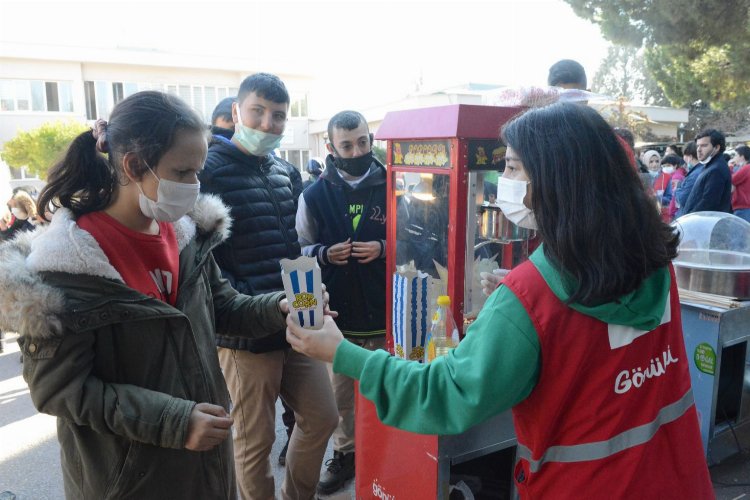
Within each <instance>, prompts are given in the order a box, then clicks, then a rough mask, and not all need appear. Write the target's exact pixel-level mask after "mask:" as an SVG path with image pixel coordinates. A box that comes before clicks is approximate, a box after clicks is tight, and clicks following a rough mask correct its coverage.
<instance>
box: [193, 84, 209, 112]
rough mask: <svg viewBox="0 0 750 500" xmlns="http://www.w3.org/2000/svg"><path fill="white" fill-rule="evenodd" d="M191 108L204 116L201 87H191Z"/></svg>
mask: <svg viewBox="0 0 750 500" xmlns="http://www.w3.org/2000/svg"><path fill="white" fill-rule="evenodd" d="M193 109H194V110H196V111H197V112H198V114H199V115H201V116H202V117H204V118H205V116H206V109H205V107H204V106H203V87H193Z"/></svg>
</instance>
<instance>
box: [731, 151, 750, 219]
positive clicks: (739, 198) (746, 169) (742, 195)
mask: <svg viewBox="0 0 750 500" xmlns="http://www.w3.org/2000/svg"><path fill="white" fill-rule="evenodd" d="M732 184H733V185H734V191H733V192H732V208H733V209H734V210H739V209H741V208H750V163H746V164H744V165H743V166H741V167H740V168H738V169H737V172H735V173H734V174H733V175H732Z"/></svg>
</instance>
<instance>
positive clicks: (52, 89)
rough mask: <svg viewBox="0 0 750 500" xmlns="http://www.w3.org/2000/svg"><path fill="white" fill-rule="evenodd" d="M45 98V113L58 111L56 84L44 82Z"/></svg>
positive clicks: (58, 102)
mask: <svg viewBox="0 0 750 500" xmlns="http://www.w3.org/2000/svg"><path fill="white" fill-rule="evenodd" d="M44 92H45V94H46V96H47V111H60V98H59V96H58V95H57V82H44Z"/></svg>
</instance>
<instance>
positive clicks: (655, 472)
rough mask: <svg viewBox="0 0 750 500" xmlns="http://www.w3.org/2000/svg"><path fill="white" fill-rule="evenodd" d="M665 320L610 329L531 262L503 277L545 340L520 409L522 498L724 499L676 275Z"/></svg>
mask: <svg viewBox="0 0 750 500" xmlns="http://www.w3.org/2000/svg"><path fill="white" fill-rule="evenodd" d="M670 275H671V277H672V284H671V286H670V297H669V300H668V304H667V308H666V310H665V313H664V316H663V318H662V324H661V325H660V326H658V327H657V328H656V329H655V330H652V331H650V332H643V331H639V330H635V329H633V328H629V327H624V326H619V325H608V324H607V323H604V322H601V321H599V320H597V319H595V318H592V317H590V316H586V315H584V314H581V313H579V312H577V311H575V310H573V309H571V308H570V307H567V306H566V305H565V304H564V303H563V302H561V301H560V300H559V299H558V298H557V297H556V296H555V294H554V293H553V292H552V290H551V289H550V288H549V286H548V285H547V284H546V282H545V281H544V278H542V275H541V274H540V273H539V271H538V270H537V268H536V267H535V266H534V265H533V264H532V263H531V261H527V262H525V263H523V264H522V265H520V266H519V267H517V268H516V269H514V270H513V272H511V273H510V274H509V275H508V276H507V277H506V278H505V280H504V281H503V284H504V285H505V286H507V287H508V288H510V290H512V291H513V293H514V294H515V295H516V296H517V297H518V299H519V300H520V301H521V303H522V304H523V306H524V308H525V309H526V311H527V312H528V314H529V317H530V318H531V321H532V322H533V324H534V327H535V328H536V331H537V334H538V336H539V344H540V348H541V359H542V364H541V369H540V373H539V380H538V382H537V385H536V387H535V388H534V390H533V391H532V392H531V394H530V395H529V397H528V398H526V399H525V400H524V401H522V402H521V403H519V404H518V405H516V406H515V407H514V408H513V419H514V423H515V428H516V434H517V436H518V458H517V463H516V467H515V472H514V476H515V480H516V486H517V488H518V491H519V492H520V494H521V497H522V498H534V499H537V498H542V499H550V498H553V499H557V498H575V499H588V498H608V499H631V498H633V499H638V500H646V499H660V500H661V499H669V498H680V499H693V498H694V499H706V498H714V493H713V488H712V486H711V480H710V478H709V475H708V468H707V466H706V461H705V458H704V452H703V445H702V443H701V437H700V432H699V427H698V418H697V414H696V410H695V404H694V403H693V395H692V390H691V387H690V374H689V371H688V362H689V360H688V357H687V355H686V354H685V345H684V342H683V338H682V322H681V318H680V304H679V296H678V294H677V287H676V284H675V277H674V271H673V270H672V267H671V266H670Z"/></svg>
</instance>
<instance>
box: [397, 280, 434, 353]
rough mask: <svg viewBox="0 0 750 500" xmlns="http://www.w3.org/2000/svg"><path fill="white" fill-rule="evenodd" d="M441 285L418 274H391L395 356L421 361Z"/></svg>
mask: <svg viewBox="0 0 750 500" xmlns="http://www.w3.org/2000/svg"><path fill="white" fill-rule="evenodd" d="M443 288H444V282H443V281H442V280H440V279H436V278H433V277H432V276H430V275H429V274H426V273H423V272H421V271H403V272H397V273H394V274H393V329H392V331H393V346H394V350H395V353H396V356H398V357H400V358H404V359H411V360H415V361H422V360H423V359H424V346H425V341H426V339H427V334H428V333H429V331H430V326H431V324H432V323H431V322H432V315H433V314H434V313H435V309H436V308H437V297H438V295H440V294H441V293H443V292H442V290H443Z"/></svg>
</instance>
